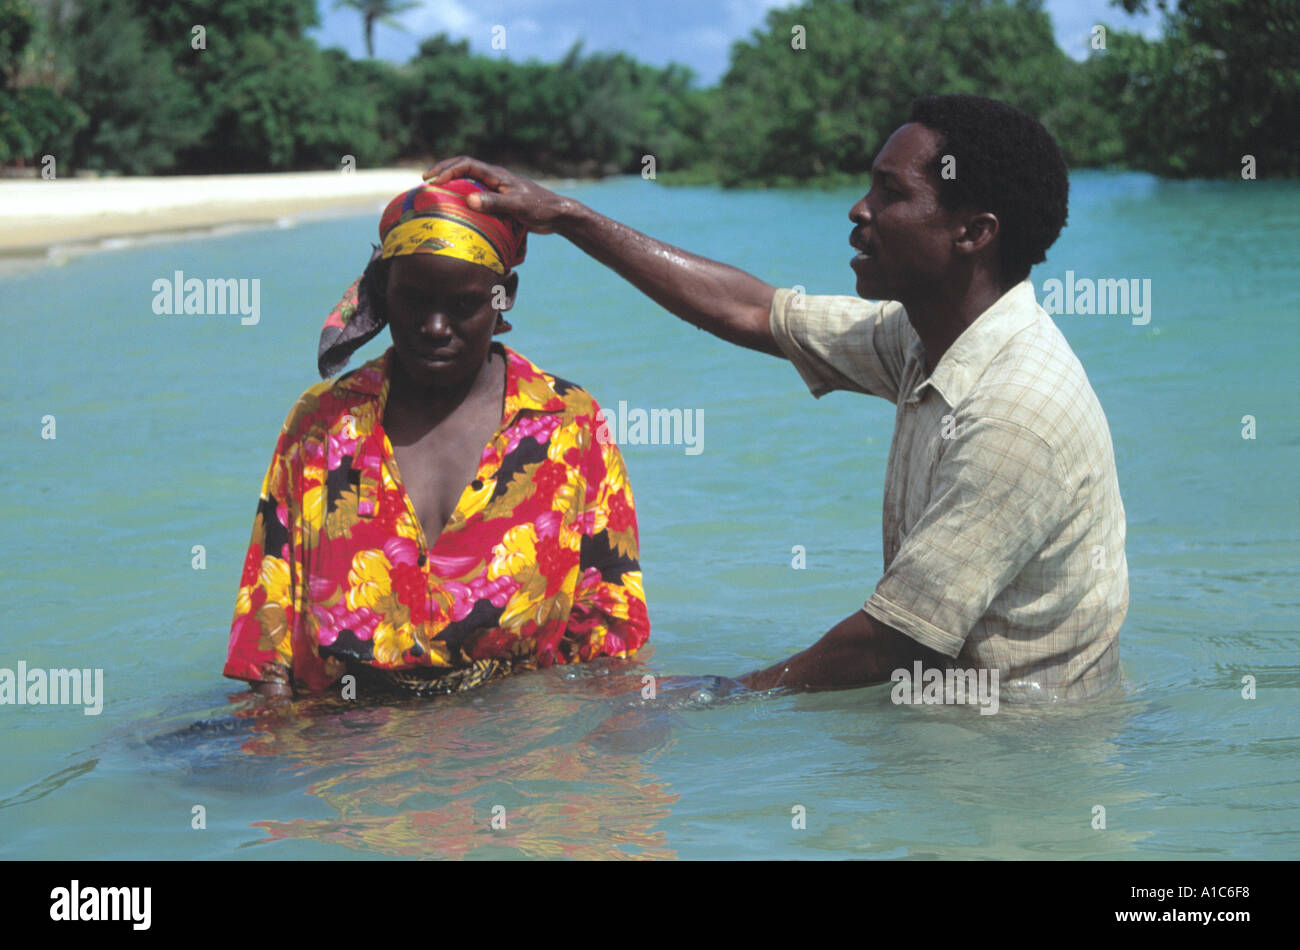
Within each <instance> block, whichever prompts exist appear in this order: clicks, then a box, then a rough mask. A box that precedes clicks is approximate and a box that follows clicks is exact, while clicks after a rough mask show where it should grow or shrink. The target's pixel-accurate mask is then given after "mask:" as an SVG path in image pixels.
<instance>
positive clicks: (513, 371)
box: [335, 343, 564, 421]
mask: <svg viewBox="0 0 1300 950" xmlns="http://www.w3.org/2000/svg"><path fill="white" fill-rule="evenodd" d="M493 345H494V346H499V347H501V349H502V350H503V351H504V352H505V357H506V398H505V409H506V411H505V416H506V420H507V421H511V420H513V419H514V417H515V416H517V415H518V414H519V412H520V411H521V410H524V409H531V410H534V411H537V412H561V411H563V409H564V399H563V397H562V396H561V395H560V394H559V393H558V392H556V389H555V379H554V377H552V376H550V375H549V374H547V373H545V372H543V371H542V370H541V369H539V368H538V367H537V366H536V365H535V364H534V363H533V362H532V361H531V360H529V359H528V358H527V357H526V356H523V355H521V354H519V353H516V352H515V351H514V350H512V349H511V348H510V347H508V346H506V345H505V344H503V343H494V344H493ZM392 359H393V348H392V347H391V346H390V347H389V348H388V349H387V350H385V351H384V352H383V353H382V354H381V355H379V356H377V357H375V358H374V359H372V360H370V361H369V362H368V363H365V364H363V365H361V366H359V367H357V369H356V370H355V371H353V372H351V373H348V374H347V375H346V376H342V377H340V378H339V379H338V381H337V382H336V383H335V385H336V386H338V387H340V388H341V389H346V390H349V391H351V392H355V393H358V394H360V395H363V396H375V397H379V396H384V395H386V394H385V393H384V387H385V385H386V384H387V382H388V379H389V375H388V374H389V368H390V367H391V365H392Z"/></svg>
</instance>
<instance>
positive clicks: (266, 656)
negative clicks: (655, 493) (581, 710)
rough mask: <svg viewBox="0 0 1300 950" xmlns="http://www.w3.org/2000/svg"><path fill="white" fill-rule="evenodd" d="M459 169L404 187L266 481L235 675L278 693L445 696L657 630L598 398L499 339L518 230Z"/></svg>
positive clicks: (333, 321)
mask: <svg viewBox="0 0 1300 950" xmlns="http://www.w3.org/2000/svg"><path fill="white" fill-rule="evenodd" d="M476 190H479V191H481V190H483V189H482V186H481V185H479V184H478V183H477V182H473V181H470V180H468V179H458V180H455V181H451V182H448V183H446V184H445V185H442V186H433V185H427V184H423V185H420V186H418V187H416V188H413V189H411V190H410V191H408V192H406V193H404V194H402V195H398V196H397V197H396V198H394V199H393V201H392V202H390V203H389V205H388V207H387V209H385V211H384V214H383V217H382V218H381V219H380V223H379V236H380V241H381V244H380V246H379V247H378V248H376V249H375V252H374V254H373V255H372V257H371V260H370V263H369V265H368V266H367V268H366V270H365V273H364V274H363V275H362V276H361V277H360V278H358V279H357V281H355V282H354V283H353V284H352V286H351V287H349V288H348V291H347V293H345V294H344V297H343V300H342V301H340V303H339V305H338V306H337V307H336V308H335V309H334V310H333V311H332V312H331V313H330V315H329V317H328V318H327V319H326V321H325V325H324V327H323V328H322V331H321V343H320V349H319V353H318V368H319V369H320V373H321V376H322V377H326V378H328V377H329V376H330V375H332V374H333V373H336V372H338V371H339V370H340V369H342V368H343V366H345V365H346V363H347V360H348V357H349V356H350V355H351V354H352V352H353V351H355V350H356V349H357V348H358V347H360V346H361V345H362V344H364V343H365V342H366V341H367V340H369V339H371V338H372V337H374V336H375V335H376V334H377V333H379V331H380V330H382V329H383V327H384V325H385V323H387V324H388V326H389V328H390V331H391V333H392V339H393V345H392V346H391V347H390V348H389V349H388V350H387V351H386V352H385V353H384V354H383V355H382V356H380V357H378V358H376V359H374V360H371V361H370V362H368V363H366V364H365V365H363V366H361V367H359V368H358V369H356V370H355V371H353V372H351V373H347V374H346V375H344V376H341V377H339V378H338V379H336V380H333V381H332V382H324V383H319V384H317V385H315V386H313V387H312V388H310V389H309V390H307V392H305V393H304V394H303V395H302V397H301V398H300V399H299V400H298V403H297V405H295V406H294V408H293V410H292V411H291V412H290V413H289V417H288V418H287V419H286V421H285V423H284V427H283V428H282V430H281V432H280V437H279V441H278V442H277V444H276V449H275V454H274V456H273V458H272V460H271V465H270V468H269V469H268V471H267V474H266V477H265V479H264V480H263V483H262V492H261V500H260V502H259V504H258V509H257V516H256V518H255V520H254V523H253V536H252V541H251V543H250V544H249V548H248V555H247V557H246V558H245V561H244V571H243V575H242V577H241V578H240V587H239V595H238V598H237V602H236V607H235V618H234V622H233V624H232V627H231V633H230V649H229V654H228V657H227V660H226V666H225V669H224V673H225V675H226V676H229V677H232V678H235V679H242V680H246V681H248V682H250V683H251V684H252V685H253V688H254V689H257V690H258V691H259V692H263V693H266V694H271V695H290V694H291V693H292V691H293V689H294V688H295V687H296V688H298V689H306V690H313V691H314V690H323V689H326V688H328V687H329V686H330V685H331V684H333V683H335V682H336V681H338V680H339V678H340V677H341V676H342V675H343V674H344V673H352V674H354V675H356V676H357V680H358V682H359V683H366V684H370V685H395V686H399V687H403V688H406V689H409V690H411V691H414V692H416V693H419V694H431V693H451V692H459V691H461V690H464V689H469V688H471V687H473V686H477V685H478V684H480V683H482V682H484V681H485V680H488V679H492V678H495V677H497V676H501V675H505V674H507V673H510V672H512V671H516V670H520V669H529V668H535V667H539V666H543V667H544V666H550V665H552V664H554V663H569V662H575V661H581V660H590V659H592V658H594V657H597V656H616V657H623V656H627V655H629V654H631V653H634V652H636V651H637V650H638V649H639V648H640V647H641V646H642V645H643V644H644V643H645V642H646V640H647V639H648V637H649V634H650V625H649V620H648V618H647V615H646V606H645V598H644V595H643V593H642V590H641V570H640V564H639V562H638V539H637V525H636V513H635V509H634V507H633V501H632V490H631V487H630V486H629V484H628V482H627V474H626V470H625V468H624V465H623V459H622V456H621V454H620V453H619V450H618V447H617V446H616V445H614V444H613V443H612V442H609V441H608V440H607V438H606V439H601V438H598V433H599V434H605V433H607V432H608V429H607V428H605V427H604V426H602V425H601V423H602V421H603V417H601V416H599V415H598V413H599V407H598V406H597V404H596V401H595V400H594V399H593V398H592V397H591V396H590V395H589V394H588V393H587V392H585V391H584V390H582V389H580V388H579V387H577V386H575V385H573V384H572V383H569V382H566V381H565V380H562V379H559V378H557V377H554V376H552V375H550V374H548V373H545V372H543V371H542V370H540V369H538V368H537V367H536V366H534V365H533V364H532V363H531V362H529V361H528V360H527V359H525V358H524V357H523V356H521V355H519V354H518V353H515V352H514V351H513V350H511V349H509V348H508V347H505V346H502V345H501V344H500V343H497V342H494V341H493V339H492V338H493V336H494V335H495V334H498V333H503V332H505V331H506V330H509V329H510V325H509V324H508V323H506V321H505V319H504V317H503V315H502V313H503V311H505V310H508V309H510V308H511V307H512V306H513V304H514V297H515V291H516V288H517V287H518V283H519V277H518V274H516V273H515V271H514V268H515V267H516V266H517V265H518V264H520V263H521V262H522V261H523V258H524V251H525V243H526V242H525V238H526V234H527V232H526V231H525V229H524V228H522V227H521V226H519V225H518V224H517V223H515V222H513V221H507V220H502V219H499V218H494V217H491V216H490V215H486V214H482V213H479V212H476V211H473V210H471V209H470V208H469V207H468V206H467V205H466V204H465V196H466V195H468V194H471V193H473V192H474V191H476Z"/></svg>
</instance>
